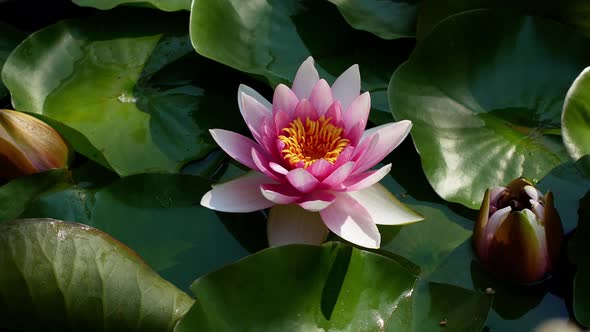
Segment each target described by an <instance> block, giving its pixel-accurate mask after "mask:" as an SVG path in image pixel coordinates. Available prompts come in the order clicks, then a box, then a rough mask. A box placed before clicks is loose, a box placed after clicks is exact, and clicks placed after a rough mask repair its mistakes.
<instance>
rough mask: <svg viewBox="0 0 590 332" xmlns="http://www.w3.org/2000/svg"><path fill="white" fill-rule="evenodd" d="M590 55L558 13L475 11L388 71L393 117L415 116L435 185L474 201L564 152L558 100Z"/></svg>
mask: <svg viewBox="0 0 590 332" xmlns="http://www.w3.org/2000/svg"><path fill="white" fill-rule="evenodd" d="M449 45H452V47H449ZM588 59H590V43H588V42H587V40H586V39H585V38H583V37H581V36H579V35H576V34H575V33H572V31H571V30H569V29H567V28H566V27H564V26H561V25H559V24H557V23H554V22H550V21H546V20H542V19H538V18H534V17H522V16H518V15H513V14H506V13H503V12H502V13H500V12H494V11H487V10H480V11H472V12H468V13H464V14H460V15H455V16H452V17H450V18H448V19H447V20H445V21H444V22H442V23H441V24H439V25H438V26H437V27H436V29H435V30H434V31H433V32H431V33H430V34H429V35H428V36H427V37H426V39H424V41H423V42H422V43H420V44H419V45H418V46H417V48H416V50H415V51H414V53H412V56H411V57H410V59H409V60H408V61H407V62H406V63H405V64H404V65H402V66H401V67H400V68H399V69H398V70H397V71H396V73H395V74H394V75H393V77H392V80H391V83H390V87H389V93H390V104H391V107H392V110H393V113H394V117H396V118H397V119H410V120H412V121H413V122H414V127H413V128H412V139H413V141H414V143H415V145H416V149H417V150H418V152H419V153H420V156H421V160H422V167H423V169H424V172H425V174H426V176H427V178H428V180H429V182H430V184H431V185H432V187H433V188H434V189H435V191H436V192H437V193H438V194H439V195H440V196H441V197H443V198H444V199H446V200H448V201H451V202H458V203H461V204H463V205H465V206H467V207H469V208H473V209H476V208H478V207H479V204H480V203H481V199H482V198H483V194H484V192H485V190H486V189H487V188H489V187H492V186H497V185H501V184H504V183H508V182H510V181H512V180H513V179H515V178H518V177H520V176H524V177H526V178H529V179H533V180H535V179H536V180H538V179H540V178H542V177H543V176H544V175H546V174H547V173H548V172H549V171H550V170H551V169H553V168H554V167H555V166H557V165H559V164H561V163H562V162H564V161H566V160H567V159H568V158H567V155H566V152H565V148H564V147H563V144H562V143H561V138H560V137H559V136H558V135H557V134H559V128H560V116H561V107H562V104H563V98H564V96H565V93H566V91H567V89H568V87H569V85H570V84H571V81H572V80H573V79H574V78H575V76H576V75H577V74H578V73H579V72H580V70H581V69H582V68H583V67H584V65H585V64H586V63H588V62H589V60H588ZM540 68H543V70H540Z"/></svg>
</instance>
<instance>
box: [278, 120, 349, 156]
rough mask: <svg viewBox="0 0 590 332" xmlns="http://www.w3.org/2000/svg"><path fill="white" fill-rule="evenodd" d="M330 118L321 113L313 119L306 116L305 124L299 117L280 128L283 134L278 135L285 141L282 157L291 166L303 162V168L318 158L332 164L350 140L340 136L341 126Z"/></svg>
mask: <svg viewBox="0 0 590 332" xmlns="http://www.w3.org/2000/svg"><path fill="white" fill-rule="evenodd" d="M331 120H332V118H327V119H326V117H324V116H323V115H322V116H321V117H320V118H319V119H317V120H315V121H312V120H310V119H309V118H307V119H306V120H305V124H304V123H303V122H302V121H301V119H299V118H297V119H295V120H293V121H291V123H289V126H288V127H286V128H283V130H282V132H284V133H285V135H280V136H279V139H280V140H281V141H282V142H283V143H285V147H284V149H283V150H281V153H282V154H283V158H285V160H286V161H288V162H289V163H290V164H291V165H293V166H296V165H297V164H299V163H300V162H303V163H304V167H305V168H307V167H309V166H311V165H312V164H313V163H315V162H316V161H318V160H320V159H326V160H327V161H329V162H331V163H332V164H333V163H334V162H336V159H338V156H339V155H340V152H342V150H344V148H345V147H346V146H347V145H348V143H350V141H349V140H348V139H346V138H342V137H341V136H340V135H341V134H342V128H340V127H336V126H334V125H333V124H331V123H330V121H331Z"/></svg>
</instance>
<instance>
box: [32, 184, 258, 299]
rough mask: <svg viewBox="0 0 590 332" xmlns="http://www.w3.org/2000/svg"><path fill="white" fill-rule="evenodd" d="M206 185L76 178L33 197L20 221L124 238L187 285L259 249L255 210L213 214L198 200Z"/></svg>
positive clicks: (174, 279)
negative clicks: (95, 182)
mask: <svg viewBox="0 0 590 332" xmlns="http://www.w3.org/2000/svg"><path fill="white" fill-rule="evenodd" d="M209 189H210V186H209V182H208V181H207V180H205V179H203V178H201V177H197V176H190V175H166V174H143V175H135V176H130V177H127V178H124V179H120V180H117V181H114V182H112V183H110V184H107V185H105V186H102V187H100V186H99V187H96V186H92V187H87V186H86V185H84V183H80V184H78V185H76V186H71V187H69V188H66V189H63V190H61V191H56V192H51V193H48V194H46V195H42V196H40V197H39V198H38V199H37V200H36V201H34V202H32V203H31V204H29V206H28V208H27V210H26V211H25V212H24V213H23V214H22V216H21V217H23V218H32V217H46V218H59V219H61V220H66V221H76V222H80V223H84V224H86V225H90V226H92V227H96V228H98V229H100V230H102V231H104V232H106V233H108V234H110V235H112V236H114V237H116V238H117V239H119V240H120V241H122V242H124V243H125V244H126V245H128V246H129V247H130V248H132V249H133V250H135V251H136V252H138V253H139V254H140V255H141V256H142V257H143V258H144V259H145V260H146V262H147V263H148V264H149V265H150V266H152V267H153V268H154V269H155V270H156V271H158V272H159V273H160V274H161V275H162V276H164V277H165V278H166V279H167V280H170V281H171V282H173V283H174V284H175V285H177V286H178V287H181V288H183V289H188V286H189V285H190V283H191V282H192V281H193V280H194V279H195V278H196V277H198V276H201V275H204V274H206V273H208V272H210V271H212V270H214V269H217V268H220V267H221V266H223V265H225V264H227V263H230V262H233V261H236V260H238V259H240V258H242V257H244V256H246V255H248V254H249V253H250V252H253V251H256V250H259V249H262V248H264V247H265V246H266V245H267V244H266V228H265V227H266V222H265V218H264V217H263V215H262V214H261V213H251V214H227V213H217V212H214V211H211V210H209V209H206V208H204V207H202V206H201V205H200V204H199V201H200V200H201V197H202V196H203V194H204V193H205V192H207V191H208V190H209Z"/></svg>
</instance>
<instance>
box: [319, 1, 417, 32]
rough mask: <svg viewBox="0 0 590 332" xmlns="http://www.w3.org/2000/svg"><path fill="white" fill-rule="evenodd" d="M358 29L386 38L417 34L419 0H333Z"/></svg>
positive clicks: (348, 20)
mask: <svg viewBox="0 0 590 332" xmlns="http://www.w3.org/2000/svg"><path fill="white" fill-rule="evenodd" d="M329 1H330V2H331V3H333V4H334V5H336V7H338V10H339V11H340V13H341V14H342V16H344V19H346V21H347V22H348V23H349V24H350V25H351V26H352V27H353V28H355V29H358V30H365V31H368V32H371V33H373V34H375V35H377V36H379V37H380V38H383V39H397V38H402V37H413V36H415V35H416V15H417V12H418V5H417V2H418V1H401V0H398V1H387V0H376V1H375V0H329Z"/></svg>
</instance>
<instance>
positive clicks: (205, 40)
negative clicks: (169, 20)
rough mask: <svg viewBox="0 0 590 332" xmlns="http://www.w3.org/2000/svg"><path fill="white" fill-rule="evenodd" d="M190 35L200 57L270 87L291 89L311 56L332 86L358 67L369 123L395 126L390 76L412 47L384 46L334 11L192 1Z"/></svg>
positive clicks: (318, 6)
mask: <svg viewBox="0 0 590 332" xmlns="http://www.w3.org/2000/svg"><path fill="white" fill-rule="evenodd" d="M328 22H329V24H328ZM318 26H321V27H322V28H321V29H318V28H317V27H318ZM190 31H191V40H192V43H193V46H194V47H195V49H196V50H197V52H198V53H199V54H201V55H203V56H205V57H208V58H211V59H213V60H215V61H218V62H221V63H223V64H225V65H228V66H230V67H232V68H235V69H238V70H240V71H243V72H247V73H251V74H254V75H257V76H262V77H264V78H266V80H267V81H268V82H269V83H270V84H271V85H272V86H275V85H276V84H278V83H289V84H290V82H291V81H292V80H293V78H294V77H295V72H296V71H297V68H299V65H300V64H301V63H302V62H303V61H304V60H305V59H306V58H307V57H308V56H310V55H311V56H313V57H314V59H315V60H316V63H317V67H318V70H319V71H320V75H321V76H322V77H324V78H326V79H327V80H328V82H329V83H330V84H331V83H332V82H333V81H334V79H335V77H336V76H337V75H340V73H342V72H343V71H344V70H345V69H347V68H348V67H350V66H351V65H353V64H355V63H357V64H359V66H360V72H361V80H362V89H363V90H365V91H370V92H371V101H372V107H373V111H372V112H371V115H370V117H371V120H372V121H374V122H376V123H386V122H391V121H392V118H391V114H390V113H389V106H388V104H387V93H386V90H387V84H388V82H389V76H390V75H391V73H393V71H394V70H395V68H396V67H397V65H398V64H399V63H401V61H403V59H404V58H405V57H406V55H407V53H408V52H409V47H411V45H412V43H411V41H396V42H386V41H383V40H381V39H379V38H377V37H375V36H373V35H371V34H369V33H366V32H361V31H356V30H354V29H352V28H351V27H350V26H349V25H348V24H347V23H346V21H344V19H343V18H342V16H341V15H340V13H338V10H337V9H336V7H335V6H333V5H332V4H330V3H328V2H325V1H315V0H287V1H285V0H270V1H263V2H256V4H253V3H251V2H246V1H242V0H200V1H194V2H193V6H192V12H191V21H190ZM266 97H267V98H268V99H270V98H271V97H272V96H266Z"/></svg>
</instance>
